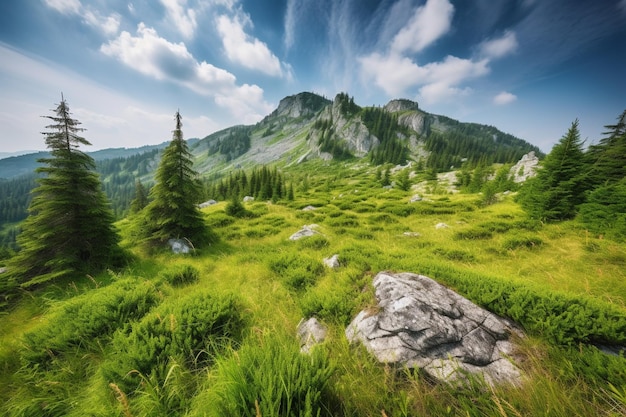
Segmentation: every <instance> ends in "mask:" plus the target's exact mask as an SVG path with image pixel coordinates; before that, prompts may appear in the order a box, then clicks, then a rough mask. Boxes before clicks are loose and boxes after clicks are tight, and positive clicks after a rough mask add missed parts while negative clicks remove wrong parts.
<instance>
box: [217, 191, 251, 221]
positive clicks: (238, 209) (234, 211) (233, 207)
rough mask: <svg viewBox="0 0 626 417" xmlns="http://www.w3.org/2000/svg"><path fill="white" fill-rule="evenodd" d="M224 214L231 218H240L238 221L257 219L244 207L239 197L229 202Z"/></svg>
mask: <svg viewBox="0 0 626 417" xmlns="http://www.w3.org/2000/svg"><path fill="white" fill-rule="evenodd" d="M224 212H225V213H226V214H228V215H229V216H232V217H235V218H238V219H250V218H253V217H255V214H254V213H252V212H251V211H249V210H246V208H245V207H244V206H243V204H242V203H241V201H240V200H239V197H237V196H235V198H233V199H232V200H231V201H229V202H228V204H227V205H226V208H225V209H224Z"/></svg>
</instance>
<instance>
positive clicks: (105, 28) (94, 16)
mask: <svg viewBox="0 0 626 417" xmlns="http://www.w3.org/2000/svg"><path fill="white" fill-rule="evenodd" d="M83 21H84V22H85V23H87V24H88V25H89V26H91V27H94V28H96V29H98V30H100V31H101V32H103V33H104V34H105V35H109V36H114V35H115V34H117V31H118V30H119V28H120V15H119V14H117V13H112V14H111V15H109V16H107V17H103V16H101V15H100V14H99V13H98V12H94V11H92V10H85V11H84V12H83Z"/></svg>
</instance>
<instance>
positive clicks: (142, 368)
mask: <svg viewBox="0 0 626 417" xmlns="http://www.w3.org/2000/svg"><path fill="white" fill-rule="evenodd" d="M245 327H246V317H245V313H244V310H243V306H242V304H241V302H240V301H239V299H238V298H237V297H235V296H232V295H229V296H219V297H218V296H214V295H211V294H210V293H208V292H206V291H202V292H199V293H191V294H188V295H186V296H184V297H181V298H178V299H175V300H173V301H169V302H167V303H163V304H161V305H160V306H159V307H158V308H157V309H156V310H155V311H153V312H151V313H150V314H148V315H146V316H145V317H144V318H143V319H141V320H140V321H138V322H135V323H131V324H130V325H127V326H125V327H124V328H123V329H122V330H120V331H118V332H117V333H116V334H115V335H114V337H113V342H112V344H113V352H114V354H112V355H111V356H110V359H109V361H108V362H107V363H105V364H104V368H103V369H104V373H105V376H106V378H107V379H108V380H109V381H110V382H113V383H115V384H116V385H117V386H119V387H120V389H121V390H122V391H123V392H124V393H126V394H129V393H133V392H135V391H136V390H138V389H139V388H140V384H141V382H142V378H149V379H151V380H152V381H153V383H155V382H159V381H161V382H162V381H165V380H166V379H167V377H168V372H169V371H170V369H171V366H172V364H173V363H174V362H175V363H176V364H178V365H179V366H184V367H185V368H186V369H190V370H199V369H201V368H202V367H204V366H207V365H209V364H211V363H212V362H213V361H214V359H215V355H216V354H218V353H220V352H224V349H225V348H226V347H227V346H229V345H230V344H232V343H237V342H239V341H241V338H242V335H243V333H244V330H245ZM172 361H174V362H172Z"/></svg>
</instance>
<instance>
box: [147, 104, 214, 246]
mask: <svg viewBox="0 0 626 417" xmlns="http://www.w3.org/2000/svg"><path fill="white" fill-rule="evenodd" d="M175 117H176V129H175V130H174V135H173V139H172V142H171V143H170V144H169V145H168V146H167V148H165V150H164V152H163V156H162V157H161V162H160V164H159V167H158V169H157V172H156V184H155V185H154V187H152V189H151V190H150V198H151V200H152V201H151V202H150V204H148V206H147V207H146V222H147V224H146V226H147V227H146V230H145V232H146V233H147V239H148V241H149V242H150V243H153V244H159V243H163V242H167V241H168V240H169V239H172V238H177V239H187V240H188V241H190V242H191V243H192V244H193V245H194V246H195V247H198V246H199V245H205V244H209V243H211V242H212V241H214V240H215V239H216V238H215V236H214V235H213V234H212V233H211V232H210V230H209V228H208V226H207V225H206V224H205V223H204V219H203V217H202V213H201V212H200V210H199V209H198V206H197V203H198V202H199V201H198V197H199V196H201V195H202V192H201V185H200V183H199V182H198V180H197V177H198V174H197V173H196V171H194V169H193V155H192V154H191V152H190V151H189V148H188V147H187V142H185V141H184V140H183V132H182V130H181V128H182V125H183V124H182V117H181V115H180V113H179V112H176V116H175Z"/></svg>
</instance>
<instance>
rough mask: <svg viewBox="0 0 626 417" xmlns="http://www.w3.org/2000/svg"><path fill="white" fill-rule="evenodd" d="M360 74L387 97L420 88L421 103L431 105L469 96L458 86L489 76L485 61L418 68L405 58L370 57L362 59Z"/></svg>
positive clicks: (447, 62) (456, 61) (456, 60)
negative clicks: (372, 82)
mask: <svg viewBox="0 0 626 417" xmlns="http://www.w3.org/2000/svg"><path fill="white" fill-rule="evenodd" d="M359 61H360V63H361V71H362V74H363V75H364V77H365V79H366V80H367V79H371V80H373V81H374V83H375V84H376V85H377V86H378V87H380V88H381V89H383V91H385V93H387V94H388V95H390V96H394V97H397V96H400V95H401V94H403V93H404V92H405V91H406V90H407V89H409V88H411V87H420V90H419V92H420V96H421V98H422V99H424V101H426V102H429V103H434V102H437V101H444V100H446V99H449V98H451V97H452V96H454V95H455V94H462V95H466V94H468V92H469V90H468V89H467V88H459V87H458V85H459V84H461V83H463V82H465V81H467V80H470V79H472V78H476V77H480V76H483V75H485V74H487V73H489V67H488V65H487V64H488V61H487V60H480V61H473V60H469V59H462V58H457V57H454V56H447V57H446V58H445V59H444V60H442V61H439V62H431V63H428V64H426V65H423V66H420V65H418V64H417V63H415V62H414V61H413V60H411V59H410V58H407V57H403V56H399V55H394V54H389V55H381V54H378V53H373V54H371V55H368V56H365V57H361V58H360V59H359Z"/></svg>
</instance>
